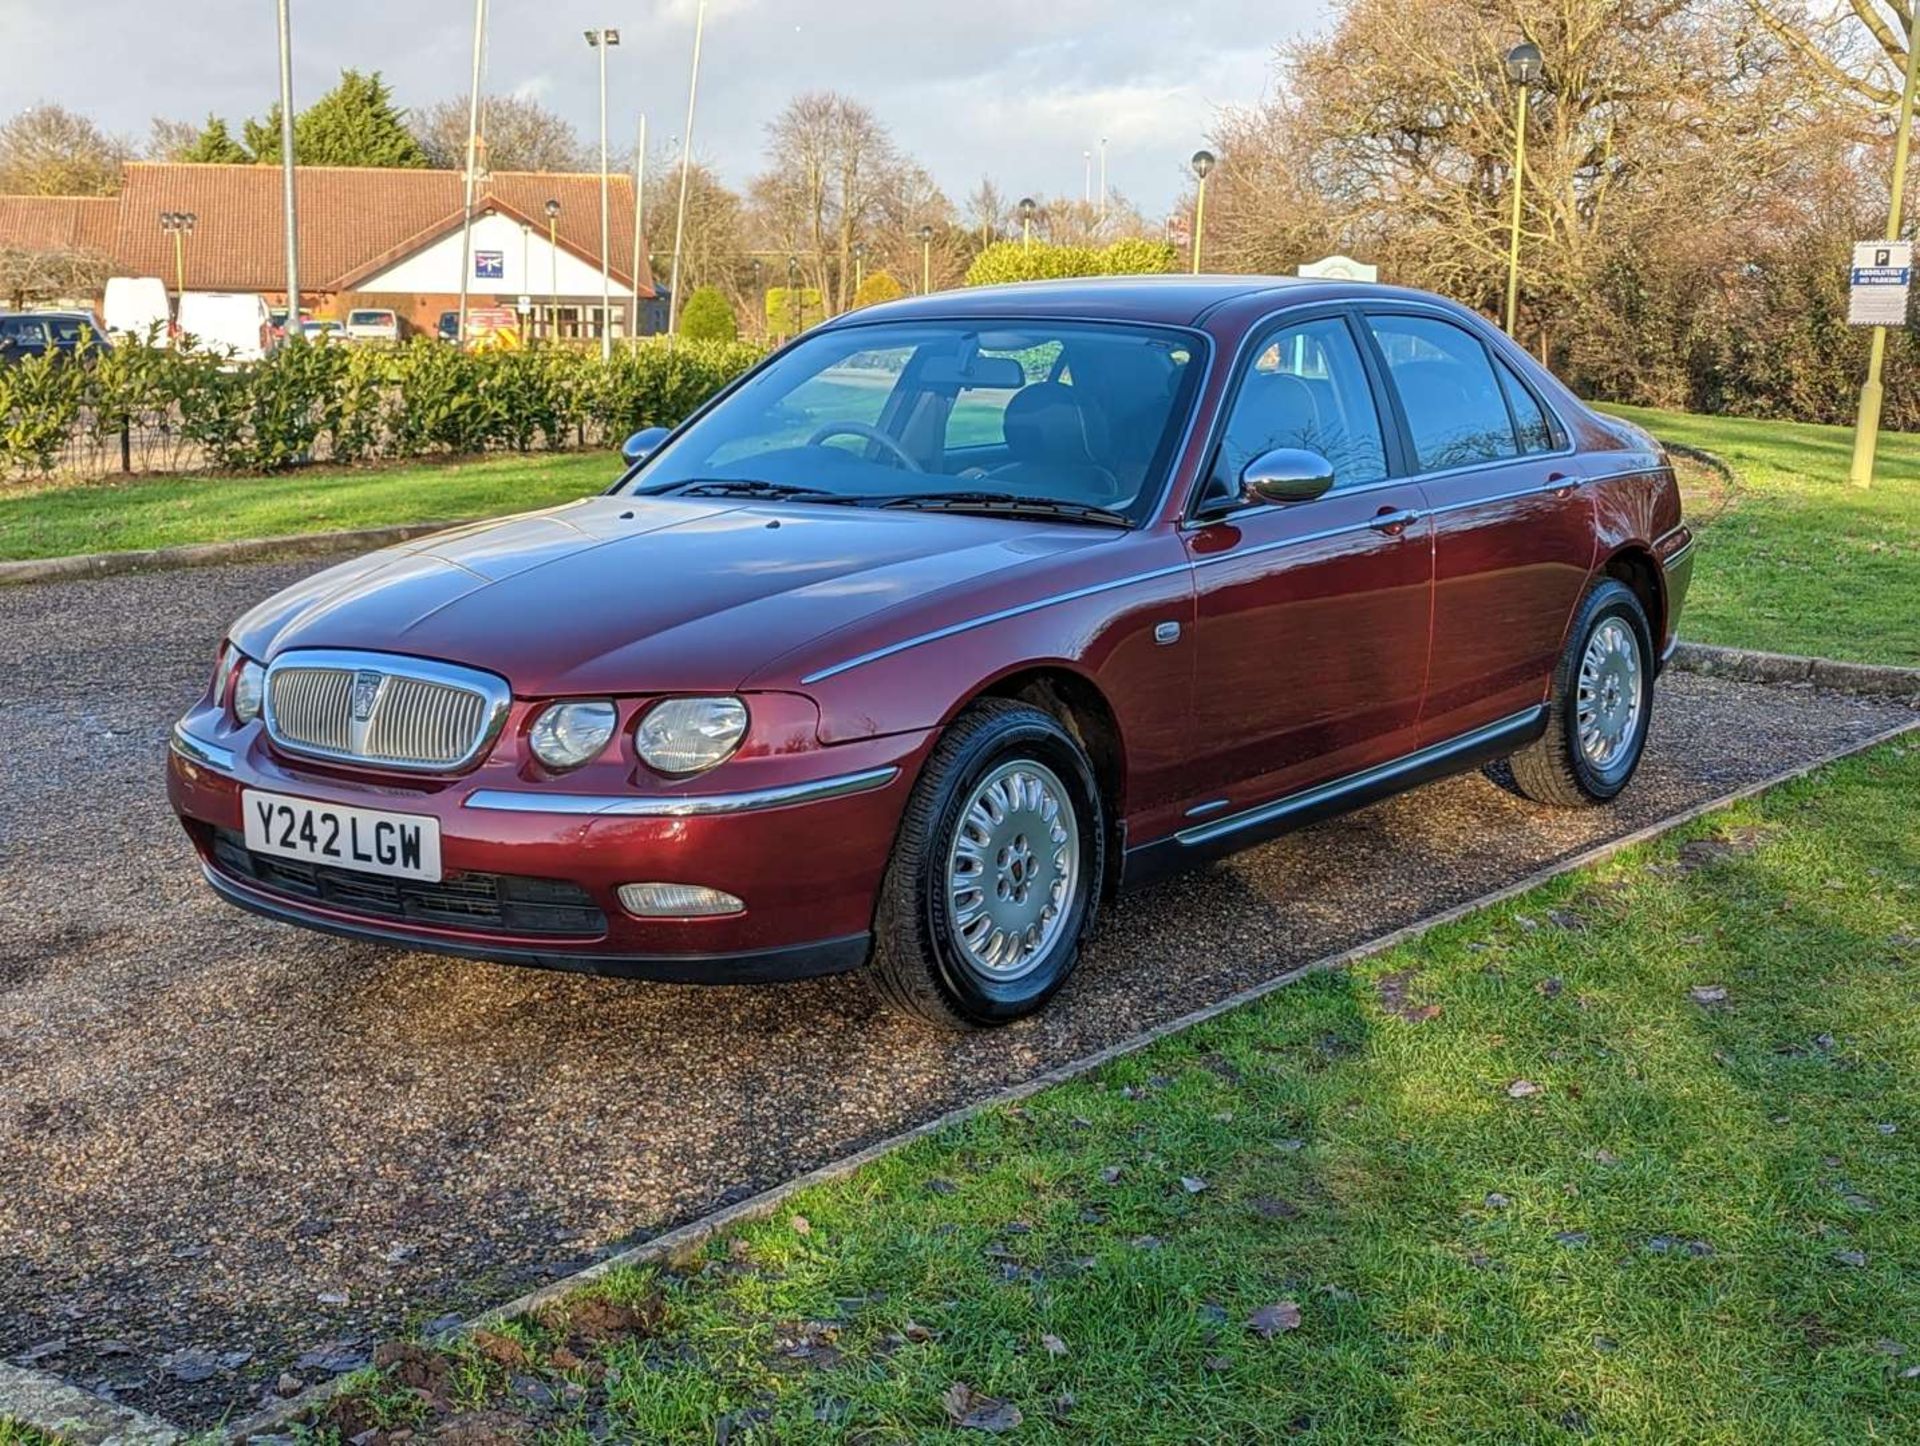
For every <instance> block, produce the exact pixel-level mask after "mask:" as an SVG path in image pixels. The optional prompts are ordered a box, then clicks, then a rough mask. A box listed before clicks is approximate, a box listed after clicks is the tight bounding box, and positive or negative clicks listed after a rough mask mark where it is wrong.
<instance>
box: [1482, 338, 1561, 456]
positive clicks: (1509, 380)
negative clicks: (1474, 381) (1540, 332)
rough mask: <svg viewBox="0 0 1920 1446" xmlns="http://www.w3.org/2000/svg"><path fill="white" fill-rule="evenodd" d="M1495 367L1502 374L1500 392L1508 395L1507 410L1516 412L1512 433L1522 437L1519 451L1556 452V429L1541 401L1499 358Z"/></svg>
mask: <svg viewBox="0 0 1920 1446" xmlns="http://www.w3.org/2000/svg"><path fill="white" fill-rule="evenodd" d="M1493 364H1494V366H1495V368H1496V369H1497V370H1498V371H1499V373H1500V390H1501V391H1503V392H1505V393H1506V394H1507V406H1508V407H1510V408H1511V409H1512V411H1513V429H1514V432H1515V434H1516V435H1517V436H1518V437H1519V440H1520V450H1521V451H1522V452H1525V453H1529V454H1531V453H1534V452H1552V451H1555V450H1556V449H1557V447H1558V442H1557V441H1556V439H1555V437H1554V435H1553V425H1552V423H1550V422H1548V420H1547V413H1546V409H1545V408H1543V407H1542V406H1541V405H1540V402H1539V399H1538V398H1537V397H1535V396H1534V394H1533V393H1532V391H1530V390H1529V389H1528V387H1527V384H1526V383H1525V382H1523V381H1521V380H1520V378H1519V376H1518V375H1517V374H1516V373H1515V372H1514V370H1513V368H1512V367H1510V366H1508V365H1507V364H1506V363H1505V362H1504V361H1501V360H1500V359H1499V358H1498V357H1495V358H1494V362H1493Z"/></svg>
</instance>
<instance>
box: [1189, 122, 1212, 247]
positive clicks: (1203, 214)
mask: <svg viewBox="0 0 1920 1446" xmlns="http://www.w3.org/2000/svg"><path fill="white" fill-rule="evenodd" d="M1191 164H1192V166H1193V173H1194V175H1196V176H1198V177H1199V178H1200V189H1199V190H1198V191H1197V192H1196V193H1195V195H1194V198H1193V274H1194V275H1195V276H1198V275H1199V274H1200V238H1201V237H1202V236H1204V235H1205V234H1206V230H1207V177H1208V176H1210V175H1212V174H1213V152H1212V151H1195V152H1194V153H1193V160H1192V162H1191Z"/></svg>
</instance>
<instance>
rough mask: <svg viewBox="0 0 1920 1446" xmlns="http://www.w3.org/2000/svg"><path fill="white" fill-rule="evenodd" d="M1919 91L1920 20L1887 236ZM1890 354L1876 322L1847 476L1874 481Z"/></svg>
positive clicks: (1902, 185) (1910, 41) (1910, 30)
mask: <svg viewBox="0 0 1920 1446" xmlns="http://www.w3.org/2000/svg"><path fill="white" fill-rule="evenodd" d="M1917 91H1920V24H1913V25H1909V26H1908V27H1907V84H1906V89H1904V90H1903V91H1901V93H1900V129H1899V131H1898V132H1897V133H1896V134H1895V136H1894V140H1893V191H1892V194H1891V195H1890V196H1889V198H1888V206H1887V240H1889V241H1898V240H1899V239H1900V219H1901V217H1900V212H1901V209H1902V207H1903V205H1904V204H1905V201H1906V193H1907V147H1908V137H1909V134H1910V133H1911V131H1912V130H1913V107H1914V102H1915V99H1916V95H1915V92H1917ZM1886 355H1887V329H1886V328H1885V327H1884V326H1876V327H1875V328H1874V329H1873V340H1872V342H1870V343H1869V345H1868V351H1867V379H1866V380H1865V381H1864V382H1862V383H1861V384H1860V416H1859V418H1858V419H1857V420H1856V421H1855V422H1854V425H1853V465H1852V466H1851V467H1849V468H1848V469H1847V480H1848V481H1849V482H1851V483H1853V485H1854V486H1856V487H1871V486H1872V485H1873V453H1874V449H1875V447H1876V446H1877V445H1878V443H1879V439H1880V401H1881V387H1880V368H1881V365H1882V364H1883V363H1884V362H1885V360H1886Z"/></svg>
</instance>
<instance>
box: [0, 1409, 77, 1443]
mask: <svg viewBox="0 0 1920 1446" xmlns="http://www.w3.org/2000/svg"><path fill="white" fill-rule="evenodd" d="M0 1446H62V1443H61V1440H60V1438H59V1437H58V1436H49V1435H48V1434H47V1433H46V1432H44V1431H38V1430H35V1429H34V1428H33V1427H32V1426H23V1425H21V1424H20V1422H18V1421H15V1420H13V1419H12V1418H11V1417H8V1416H0Z"/></svg>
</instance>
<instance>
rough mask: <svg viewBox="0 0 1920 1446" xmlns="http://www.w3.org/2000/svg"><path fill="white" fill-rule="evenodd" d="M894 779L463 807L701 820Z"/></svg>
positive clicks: (499, 800)
mask: <svg viewBox="0 0 1920 1446" xmlns="http://www.w3.org/2000/svg"><path fill="white" fill-rule="evenodd" d="M899 776H900V770H899V769H898V768H896V767H894V766H893V765H892V764H888V765H887V766H885V767H883V768H869V769H866V770H865V771H863V772H860V773H843V774H840V775H839V776H838V777H835V778H816V779H813V780H811V781H809V782H806V783H788V784H782V785H781V786H779V787H777V788H758V789H750V790H747V791H745V792H741V793H706V794H695V793H689V794H681V795H677V796H676V795H673V794H654V795H652V796H649V797H635V796H632V795H622V794H592V793H548V792H546V791H544V790H537V789H525V788H477V789H475V790H474V791H473V792H472V793H470V794H468V795H467V801H466V807H468V808H478V809H487V810H491V811H493V812H495V813H558V814H570V815H578V816H583V817H588V818H704V817H708V816H711V815H714V814H728V813H758V812H760V811H761V810H763V809H769V808H786V807H789V806H790V805H792V804H797V803H819V802H822V801H823V800H825V799H829V798H846V797H848V796H850V795H852V794H856V793H868V792H870V791H872V790H873V789H876V788H884V787H885V786H886V785H887V784H889V783H891V782H893V780H894V779H896V778H898V777H899Z"/></svg>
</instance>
